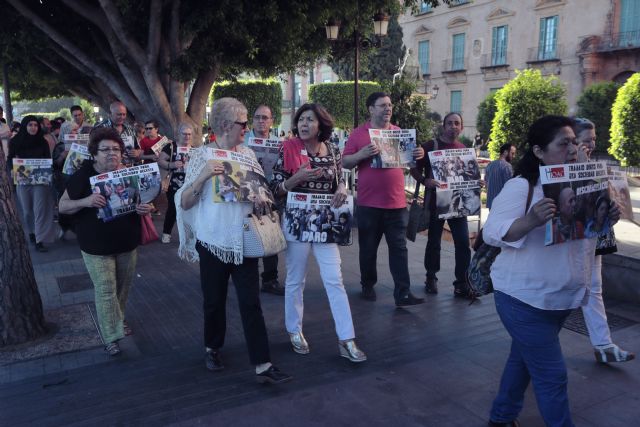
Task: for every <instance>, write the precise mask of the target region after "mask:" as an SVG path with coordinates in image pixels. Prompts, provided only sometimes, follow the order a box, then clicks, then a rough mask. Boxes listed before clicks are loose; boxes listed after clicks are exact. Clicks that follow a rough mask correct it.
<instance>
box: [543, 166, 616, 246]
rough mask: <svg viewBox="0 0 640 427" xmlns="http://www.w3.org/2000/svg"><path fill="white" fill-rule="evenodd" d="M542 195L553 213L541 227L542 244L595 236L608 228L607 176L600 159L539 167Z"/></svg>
mask: <svg viewBox="0 0 640 427" xmlns="http://www.w3.org/2000/svg"><path fill="white" fill-rule="evenodd" d="M540 181H541V183H542V189H543V191H544V195H545V197H548V198H551V199H553V200H554V201H555V203H556V215H555V216H554V217H553V218H552V219H550V220H549V221H548V222H547V224H546V226H545V245H547V246H548V245H555V244H559V243H564V242H567V241H569V240H575V239H584V238H585V237H586V238H590V237H598V235H599V234H605V233H608V232H609V230H610V229H611V223H610V221H609V205H610V203H611V199H610V198H609V175H608V170H607V166H606V164H605V163H604V162H589V163H569V164H563V165H552V166H540Z"/></svg>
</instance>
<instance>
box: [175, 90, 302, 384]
mask: <svg viewBox="0 0 640 427" xmlns="http://www.w3.org/2000/svg"><path fill="white" fill-rule="evenodd" d="M210 125H211V127H212V128H213V131H214V132H215V133H216V135H217V139H216V141H214V142H213V143H212V144H209V145H208V146H202V147H199V148H196V149H194V150H193V151H192V154H191V156H190V159H189V164H188V165H187V168H186V176H185V181H184V185H183V186H182V187H181V188H180V189H179V190H178V192H177V193H176V198H175V200H176V201H177V203H176V208H177V209H176V211H177V224H178V232H179V235H180V247H179V249H178V254H179V255H180V257H181V258H183V259H186V260H189V261H193V262H195V261H198V260H199V261H200V284H201V287H202V295H203V299H204V304H203V309H204V341H205V348H206V355H205V362H206V367H207V369H209V370H210V371H219V370H222V369H224V365H223V362H222V359H221V357H220V350H221V348H222V346H223V345H224V339H225V331H226V301H227V287H228V282H229V277H231V278H233V284H234V286H235V288H236V293H237V296H238V305H239V309H240V317H241V319H242V326H243V330H244V336H245V341H246V343H247V347H248V350H249V359H250V361H251V363H252V364H253V365H255V369H256V380H257V381H258V382H259V383H271V384H278V383H283V382H286V381H288V380H290V379H291V376H289V375H287V374H285V373H283V372H281V371H279V370H278V368H276V367H275V366H273V365H272V364H271V356H270V353H269V339H268V337H267V328H266V325H265V322H264V317H263V315H262V308H261V307H260V289H259V283H260V280H259V277H258V259H257V258H244V257H243V242H242V235H243V232H242V223H243V218H245V217H246V216H247V215H249V214H250V213H251V212H252V208H253V206H252V205H251V204H250V203H241V202H229V203H214V202H213V197H214V193H213V185H212V180H211V178H212V177H213V176H215V175H221V174H223V173H224V166H223V165H222V163H221V162H219V161H215V160H209V157H208V156H207V151H208V150H210V147H215V148H216V149H221V150H231V151H236V152H239V153H242V154H244V155H245V156H251V157H253V158H255V154H253V151H251V149H249V148H247V147H244V146H243V143H244V134H245V132H246V131H247V109H246V107H245V106H244V105H243V104H242V103H241V102H240V101H238V100H237V99H234V98H220V99H218V100H216V101H215V102H214V103H213V106H212V108H211V116H210Z"/></svg>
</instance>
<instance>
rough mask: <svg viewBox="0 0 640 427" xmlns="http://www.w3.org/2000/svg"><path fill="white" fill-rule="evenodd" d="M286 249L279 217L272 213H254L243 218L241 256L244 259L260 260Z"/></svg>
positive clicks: (276, 213)
mask: <svg viewBox="0 0 640 427" xmlns="http://www.w3.org/2000/svg"><path fill="white" fill-rule="evenodd" d="M286 248H287V241H286V240H285V238H284V234H282V229H281V228H280V215H278V212H275V211H272V212H269V213H268V214H267V215H262V216H258V215H256V214H255V213H252V214H250V215H248V216H247V217H246V218H244V221H243V224H242V255H243V256H244V257H245V258H262V257H266V256H271V255H275V254H277V253H278V252H282V251H283V250H285V249H286Z"/></svg>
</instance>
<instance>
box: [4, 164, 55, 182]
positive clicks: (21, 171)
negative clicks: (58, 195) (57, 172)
mask: <svg viewBox="0 0 640 427" xmlns="http://www.w3.org/2000/svg"><path fill="white" fill-rule="evenodd" d="M52 165H53V161H52V160H51V159H16V158H14V159H13V169H12V172H13V183H14V184H15V185H50V184H51V175H52V173H53V171H52V168H51V167H52Z"/></svg>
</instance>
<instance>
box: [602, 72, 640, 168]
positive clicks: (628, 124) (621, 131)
mask: <svg viewBox="0 0 640 427" xmlns="http://www.w3.org/2000/svg"><path fill="white" fill-rule="evenodd" d="M609 154H611V155H612V156H613V157H615V158H616V159H617V160H619V161H620V163H621V164H622V166H637V165H640V73H635V74H634V75H632V76H631V77H629V80H627V82H626V83H625V84H624V85H623V86H622V87H621V88H620V90H619V91H618V96H617V97H616V101H615V102H614V104H613V108H612V110H611V146H610V147H609Z"/></svg>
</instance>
